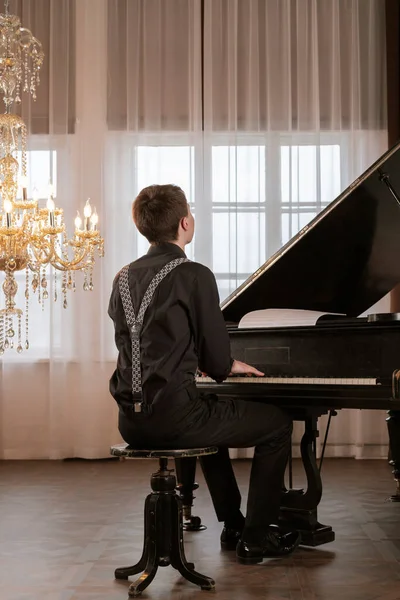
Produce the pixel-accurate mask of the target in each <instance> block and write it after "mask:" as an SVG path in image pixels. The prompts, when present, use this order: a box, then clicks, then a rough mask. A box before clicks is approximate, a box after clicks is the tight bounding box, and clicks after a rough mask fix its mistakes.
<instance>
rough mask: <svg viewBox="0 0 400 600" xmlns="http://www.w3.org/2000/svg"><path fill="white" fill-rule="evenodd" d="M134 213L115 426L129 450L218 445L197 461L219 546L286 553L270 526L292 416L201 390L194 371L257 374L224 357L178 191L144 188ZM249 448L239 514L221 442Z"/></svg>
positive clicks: (210, 292)
mask: <svg viewBox="0 0 400 600" xmlns="http://www.w3.org/2000/svg"><path fill="white" fill-rule="evenodd" d="M132 212H133V220H134V222H135V225H136V227H137V228H138V230H139V231H140V233H141V234H142V235H144V236H145V237H146V238H147V240H148V241H149V243H150V249H149V251H148V253H147V254H146V255H145V256H142V257H141V258H139V259H138V260H136V261H134V262H133V263H131V264H130V265H127V266H126V267H124V269H122V270H121V271H120V273H119V274H118V275H117V276H116V278H115V280H114V284H113V290H112V294H111V298H110V305H109V315H110V317H111V318H112V320H113V321H114V326H115V342H116V345H117V348H118V352H119V354H118V362H117V368H116V370H115V372H114V374H113V376H112V378H111V381H110V391H111V394H112V395H113V397H114V398H115V400H116V401H117V403H118V405H119V409H120V410H119V430H120V433H121V435H122V437H123V438H124V440H125V441H126V442H127V443H129V444H132V445H133V446H135V447H140V446H143V447H144V446H146V447H150V448H187V447H197V446H218V448H219V452H218V454H215V455H210V456H205V457H204V458H202V459H201V465H202V469H203V472H204V476H205V479H206V481H207V485H208V487H209V490H210V493H211V497H212V500H213V504H214V507H215V511H216V514H217V518H218V520H219V521H224V528H223V531H222V534H221V545H222V547H223V548H226V549H234V548H236V554H237V559H238V560H239V562H242V563H245V564H254V563H257V562H261V561H262V559H263V558H264V557H270V556H283V555H286V554H289V553H290V552H292V551H293V550H294V549H295V548H296V547H297V546H298V544H299V542H300V536H299V534H298V532H291V533H287V534H284V535H283V534H282V533H281V532H280V531H279V529H278V528H277V527H276V523H277V519H278V512H279V502H280V494H281V488H282V481H283V476H284V471H285V467H286V462H287V458H288V452H289V445H290V437H291V430H292V423H291V421H290V419H289V417H288V416H287V415H286V414H285V413H284V412H283V411H282V410H280V409H279V408H278V407H275V406H272V405H267V404H262V403H257V402H250V401H245V400H240V399H226V398H218V397H217V396H215V395H205V394H200V393H199V391H198V390H197V388H196V385H195V374H196V371H197V369H199V370H200V371H201V372H203V373H206V374H207V375H208V376H210V377H212V378H213V379H215V381H217V382H222V381H223V380H224V379H226V377H227V376H228V375H230V374H241V375H251V376H262V375H263V373H261V372H260V371H258V370H257V369H255V368H254V367H252V366H250V365H247V364H245V363H242V362H240V361H237V360H234V359H232V358H231V355H230V343H229V336H228V333H227V329H226V325H225V321H224V318H223V315H222V313H221V310H220V307H219V296H218V290H217V286H216V282H215V278H214V275H213V274H212V272H211V271H210V270H209V269H208V268H207V267H205V266H203V265H201V264H199V263H195V262H191V261H188V260H187V258H186V255H185V252H184V249H185V246H186V244H189V243H190V242H191V241H192V238H193V235H194V218H193V215H192V214H191V212H190V207H189V205H188V203H187V200H186V197H185V194H184V192H183V191H182V190H181V189H180V188H179V187H177V186H175V185H152V186H149V187H147V188H145V189H143V190H142V191H141V192H140V193H139V195H138V196H137V198H136V200H135V201H134V203H133V210H132ZM253 446H255V452H254V458H253V464H252V469H251V477H250V487H249V494H248V503H247V514H246V519H245V518H244V517H243V515H242V513H241V511H240V501H241V497H240V493H239V489H238V487H237V483H236V480H235V476H234V472H233V469H232V465H231V462H230V459H229V453H228V448H230V447H231V448H238V447H242V448H247V447H253Z"/></svg>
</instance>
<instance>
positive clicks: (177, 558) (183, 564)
mask: <svg viewBox="0 0 400 600" xmlns="http://www.w3.org/2000/svg"><path fill="white" fill-rule="evenodd" d="M216 452H218V449H217V448H214V447H210V448H189V449H186V450H141V449H135V448H132V447H131V446H129V445H125V444H119V445H117V446H111V448H110V453H111V455H112V456H117V457H119V458H136V459H138V458H140V459H143V458H153V459H154V458H158V461H159V469H158V471H157V472H156V473H153V474H152V475H151V479H150V485H151V489H152V491H151V493H150V494H149V495H148V496H147V498H146V500H145V505H144V544H143V553H142V557H141V559H140V560H139V562H138V563H136V564H135V565H133V566H131V567H120V568H118V569H116V570H115V578H116V579H128V577H129V576H130V575H135V574H136V573H141V572H143V574H142V575H141V576H140V577H139V578H138V579H137V580H136V581H135V582H134V583H132V584H131V585H130V586H129V597H135V596H139V595H140V594H141V593H142V592H143V590H144V589H146V588H147V586H148V585H150V583H151V582H152V581H153V579H154V577H155V575H156V573H157V570H158V567H167V566H168V565H171V566H172V567H174V569H177V571H179V573H180V574H181V575H182V576H183V577H185V579H187V580H188V581H191V582H192V583H194V584H196V585H198V586H200V587H201V589H202V590H212V589H214V587H215V582H214V580H213V579H211V578H210V577H206V576H205V575H202V574H201V573H197V571H195V569H194V564H193V563H190V562H188V561H187V560H186V556H185V550H184V545H183V510H182V500H181V498H180V497H179V495H178V494H177V493H176V477H175V474H174V470H173V469H169V468H168V460H169V459H170V458H174V459H175V458H188V457H197V456H205V455H206V454H215V453H216Z"/></svg>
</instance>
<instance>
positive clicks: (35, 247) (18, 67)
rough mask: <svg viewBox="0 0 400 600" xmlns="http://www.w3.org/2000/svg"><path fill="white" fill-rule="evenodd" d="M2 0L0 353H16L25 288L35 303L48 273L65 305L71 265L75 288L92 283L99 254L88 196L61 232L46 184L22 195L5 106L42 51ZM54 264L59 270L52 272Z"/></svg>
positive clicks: (26, 85)
mask: <svg viewBox="0 0 400 600" xmlns="http://www.w3.org/2000/svg"><path fill="white" fill-rule="evenodd" d="M8 4H9V0H6V1H5V3H4V6H5V14H0V93H2V94H3V101H4V104H5V107H6V112H5V113H4V114H0V198H1V205H2V210H1V212H0V271H1V272H3V273H4V276H3V279H4V281H3V285H2V289H3V293H4V300H5V306H4V308H0V354H3V353H4V351H5V350H7V349H9V348H15V349H16V351H17V352H19V353H20V352H22V351H23V349H24V348H25V349H26V350H27V349H28V348H29V339H28V330H29V318H28V313H29V300H30V296H31V293H33V294H34V295H37V298H38V301H39V302H40V303H41V304H42V307H43V306H44V302H45V300H46V299H48V298H49V291H48V288H49V281H50V278H52V282H53V285H52V295H53V297H54V300H57V295H58V293H59V292H60V291H61V295H62V299H63V306H64V308H66V307H67V290H75V271H83V273H84V283H83V289H84V290H85V291H87V290H92V289H93V281H92V275H93V266H94V259H95V254H96V253H97V254H98V255H99V256H103V239H102V237H101V236H100V233H99V231H98V229H97V225H98V215H97V213H96V210H95V209H92V207H91V205H90V201H89V200H87V202H86V204H85V206H84V209H83V220H82V219H81V217H80V215H79V212H78V215H77V217H76V219H75V232H74V235H73V237H72V238H71V239H69V240H68V238H67V234H66V229H65V224H64V218H63V210H62V209H61V208H57V207H56V204H55V197H54V190H53V188H52V186H51V184H50V185H49V191H48V199H47V203H46V206H44V207H40V206H39V202H38V199H37V197H35V194H34V193H33V197H32V198H29V197H28V178H27V149H26V140H27V129H26V125H25V123H24V121H23V120H22V119H21V117H19V116H18V115H15V114H12V113H11V106H12V105H13V103H14V102H15V103H17V104H18V103H20V102H21V94H22V92H27V93H30V94H31V96H32V98H33V100H35V99H36V86H37V85H38V84H39V72H40V68H41V66H42V64H43V59H44V54H43V51H42V45H41V43H40V42H39V41H38V40H37V39H36V38H35V37H34V36H33V35H32V33H31V32H30V31H29V30H28V29H25V28H24V27H21V22H20V19H19V18H18V17H17V16H15V15H10V14H9V12H8ZM22 270H25V311H24V310H22V309H21V308H18V307H17V306H16V302H15V296H16V293H17V290H18V284H17V281H16V279H15V274H16V272H17V271H22ZM57 271H60V272H61V275H60V276H59V277H58V278H57ZM49 276H50V277H49ZM23 321H24V322H23ZM22 329H24V341H23V339H22V338H23V332H22Z"/></svg>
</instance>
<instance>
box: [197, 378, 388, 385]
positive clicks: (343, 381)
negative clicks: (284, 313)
mask: <svg viewBox="0 0 400 600" xmlns="http://www.w3.org/2000/svg"><path fill="white" fill-rule="evenodd" d="M196 383H198V384H203V383H214V384H215V383H216V382H215V381H214V379H211V377H196ZM224 383H235V384H238V383H249V384H250V383H258V384H261V383H266V384H268V383H274V384H275V383H284V384H290V383H292V384H296V385H301V384H305V385H377V380H376V379H374V378H373V377H362V378H359V377H354V378H348V377H347V378H336V377H326V378H322V377H228V378H227V379H225V381H224V382H223V383H221V384H220V385H224Z"/></svg>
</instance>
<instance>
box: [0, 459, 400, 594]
mask: <svg viewBox="0 0 400 600" xmlns="http://www.w3.org/2000/svg"><path fill="white" fill-rule="evenodd" d="M154 466H155V463H153V462H152V461H129V462H118V461H117V462H108V461H105V462H102V461H98V462H97V461H93V462H91V461H76V462H75V461H72V462H0V519H1V520H0V598H1V600H126V599H127V583H126V582H117V581H114V579H113V571H114V568H115V567H117V566H123V565H127V564H133V563H135V562H136V561H137V560H138V558H139V557H140V554H141V547H142V531H143V522H142V512H143V500H144V497H145V495H146V494H147V493H148V489H149V474H150V473H151V471H152V470H154ZM249 467H250V462H249V461H236V462H235V469H236V472H237V475H238V480H239V482H240V487H241V489H242V490H243V495H245V493H246V488H247V481H248V475H249ZM198 481H199V483H200V484H201V487H200V489H199V490H198V491H197V499H196V501H195V502H196V511H195V514H199V516H201V517H202V519H203V522H204V523H205V524H207V525H208V529H207V531H204V532H200V533H185V545H186V553H187V556H188V559H189V560H193V561H194V562H195V563H196V569H197V570H199V571H200V572H202V573H204V574H206V575H208V576H210V577H213V578H214V579H215V580H216V590H215V591H214V592H207V591H201V590H199V589H198V588H196V587H195V586H193V585H192V584H190V583H188V582H186V581H184V580H182V579H181V578H180V576H179V574H178V573H177V571H175V570H174V569H172V568H171V567H167V568H160V569H159V571H158V573H157V575H156V579H155V580H154V581H153V583H152V584H151V585H150V587H149V588H148V590H147V591H146V592H145V594H143V598H149V599H153V600H156V599H157V600H161V599H162V600H166V599H168V598H175V599H176V600H186V599H189V598H190V599H192V598H193V599H196V600H207V598H214V599H215V600H250V599H252V600H256V599H263V600H267V599H268V600H317V599H318V600H378V599H379V600H400V504H393V503H389V502H387V501H386V499H387V497H388V496H389V495H390V494H391V493H392V492H393V491H394V486H393V482H392V479H391V473H390V468H389V466H388V465H387V464H386V463H385V462H383V461H354V460H345V459H341V460H332V459H331V460H326V462H325V464H324V482H325V492H324V498H323V501H322V505H321V510H320V517H321V518H320V520H321V521H322V522H324V523H327V524H330V525H333V527H334V529H335V531H336V538H337V539H336V541H335V542H333V543H331V544H327V545H325V546H322V547H319V548H316V549H309V548H301V549H300V550H298V551H297V552H296V554H294V555H293V556H292V557H290V558H287V559H284V560H266V561H264V562H263V563H262V564H261V565H257V566H242V565H238V564H237V563H236V560H235V554H234V553H232V552H221V550H220V547H219V535H220V530H221V527H220V524H219V523H217V521H216V519H215V516H214V514H213V510H212V507H211V504H210V500H209V496H208V492H207V489H206V488H205V486H204V483H203V478H202V476H201V474H200V473H199V476H198ZM296 483H299V481H296Z"/></svg>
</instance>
